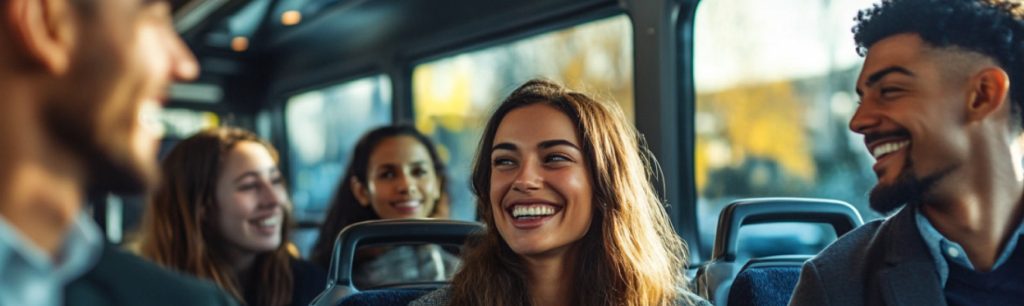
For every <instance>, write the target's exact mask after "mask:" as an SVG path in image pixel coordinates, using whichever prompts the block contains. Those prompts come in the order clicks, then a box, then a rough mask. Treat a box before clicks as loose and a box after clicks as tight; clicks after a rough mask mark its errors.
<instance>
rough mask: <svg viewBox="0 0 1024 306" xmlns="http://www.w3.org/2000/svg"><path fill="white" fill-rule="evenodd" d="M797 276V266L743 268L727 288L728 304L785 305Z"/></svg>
mask: <svg viewBox="0 0 1024 306" xmlns="http://www.w3.org/2000/svg"><path fill="white" fill-rule="evenodd" d="M799 278H800V267H799V266H782V267H778V266H777V267H754V268H749V269H744V270H743V271H741V272H740V273H739V274H738V275H736V279H735V280H733V282H732V288H730V289H729V306H746V305H757V306H785V305H786V304H788V303H789V297H790V295H792V294H793V289H794V288H796V282H797V280H798V279H799Z"/></svg>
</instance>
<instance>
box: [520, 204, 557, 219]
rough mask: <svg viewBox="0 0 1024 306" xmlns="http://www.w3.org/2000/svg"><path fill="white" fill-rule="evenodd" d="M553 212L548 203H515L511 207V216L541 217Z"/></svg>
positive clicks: (553, 209)
mask: <svg viewBox="0 0 1024 306" xmlns="http://www.w3.org/2000/svg"><path fill="white" fill-rule="evenodd" d="M554 214H555V208H554V207H553V206H550V205H517V206H516V207H514V208H512V217H514V218H519V217H541V216H550V215H554Z"/></svg>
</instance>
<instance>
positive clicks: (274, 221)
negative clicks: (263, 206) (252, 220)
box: [256, 215, 284, 226]
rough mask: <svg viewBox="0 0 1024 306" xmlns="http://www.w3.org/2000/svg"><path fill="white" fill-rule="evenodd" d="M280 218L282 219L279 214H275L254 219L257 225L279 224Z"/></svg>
mask: <svg viewBox="0 0 1024 306" xmlns="http://www.w3.org/2000/svg"><path fill="white" fill-rule="evenodd" d="M282 219H284V218H282V217H281V215H276V216H273V217H269V218H266V219H263V220H256V225H259V226H277V225H279V224H281V221H282Z"/></svg>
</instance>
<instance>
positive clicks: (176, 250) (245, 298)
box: [141, 128, 293, 306]
mask: <svg viewBox="0 0 1024 306" xmlns="http://www.w3.org/2000/svg"><path fill="white" fill-rule="evenodd" d="M242 142H255V143H259V144H261V145H263V147H265V148H266V149H267V151H269V152H270V155H271V156H272V157H273V158H274V161H275V162H278V153H277V150H275V149H274V147H273V146H272V145H270V143H268V142H267V141H265V140H263V139H261V138H259V137H258V136H256V135H255V134H253V133H251V132H249V131H245V130H242V129H237V128H215V129H210V130H205V131H202V132H199V133H198V134H196V135H194V136H192V137H189V138H188V139H185V140H183V141H181V142H180V143H178V145H176V146H175V147H174V149H172V150H171V152H170V153H169V154H168V155H167V157H166V158H165V159H164V160H163V162H162V163H161V167H162V168H163V169H162V170H163V175H164V176H163V180H162V181H161V183H160V187H159V188H158V189H157V191H156V193H154V194H153V195H152V197H151V198H150V206H149V208H148V209H147V211H146V215H145V219H144V224H143V229H142V232H141V235H142V246H141V252H142V256H143V257H146V258H148V259H150V260H152V261H154V262H156V263H158V264H160V265H162V266H164V267H167V268H170V269H173V270H177V271H181V272H184V273H187V274H190V275H194V276H196V277H199V278H203V279H208V280H211V281H213V282H214V283H216V284H217V285H219V286H220V287H221V288H223V289H224V290H225V291H227V292H228V293H230V294H231V295H233V296H234V297H235V298H236V299H238V300H239V301H242V302H244V303H246V304H248V305H261V306H262V305H269V306H280V305H288V304H290V303H291V299H292V291H293V290H292V287H293V283H292V282H293V280H292V270H291V266H290V260H291V258H290V255H289V253H288V251H287V245H288V236H289V231H290V227H291V226H290V224H291V220H290V219H291V216H290V215H291V213H290V209H285V217H284V218H285V223H284V224H285V226H283V227H282V228H283V229H282V230H283V231H284V232H283V233H281V245H280V246H279V247H278V248H277V249H276V250H274V251H271V252H267V253H264V254H260V255H258V256H257V257H256V260H255V263H254V268H253V269H254V270H253V271H254V274H253V277H251V278H250V279H247V280H242V279H239V278H238V276H237V275H236V274H235V273H234V271H233V269H232V268H231V264H230V262H228V260H229V259H228V258H227V257H226V255H225V250H224V248H223V246H224V245H226V240H225V238H224V237H223V236H222V235H221V234H220V233H219V230H218V227H217V225H216V224H215V223H214V222H215V221H216V220H217V218H216V216H217V213H218V205H217V202H216V196H215V195H216V190H217V184H216V182H217V178H218V177H220V174H221V171H222V170H223V167H224V164H225V159H226V157H227V155H228V153H229V152H231V150H232V149H233V148H234V147H235V145H236V144H238V143H242ZM243 288H247V289H248V290H243ZM243 292H244V294H243Z"/></svg>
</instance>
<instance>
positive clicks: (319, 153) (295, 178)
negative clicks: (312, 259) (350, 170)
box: [285, 75, 391, 254]
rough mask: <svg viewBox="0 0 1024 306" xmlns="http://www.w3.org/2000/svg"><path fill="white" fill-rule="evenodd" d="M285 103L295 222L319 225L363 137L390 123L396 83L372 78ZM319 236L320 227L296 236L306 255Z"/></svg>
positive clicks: (378, 76)
mask: <svg viewBox="0 0 1024 306" xmlns="http://www.w3.org/2000/svg"><path fill="white" fill-rule="evenodd" d="M286 103H287V104H286V105H285V120H286V122H287V126H286V129H287V136H288V156H289V159H288V163H289V164H288V165H289V167H290V171H291V178H290V180H289V189H290V190H291V193H292V202H293V203H294V211H295V219H296V221H299V222H300V223H301V222H303V221H307V222H308V221H313V222H316V221H320V220H319V218H322V217H323V215H325V214H326V213H327V208H328V207H327V205H328V204H329V202H330V200H331V197H332V196H334V191H335V189H336V187H337V186H338V179H339V178H340V177H341V175H342V171H344V169H345V165H346V164H347V163H348V156H349V153H350V152H351V150H352V147H354V146H355V143H356V141H357V140H358V139H359V136H361V135H362V134H363V133H364V132H366V131H367V130H369V129H372V128H374V127H376V126H380V125H386V124H389V123H390V122H391V80H390V79H389V78H387V77H386V76H385V75H376V76H370V77H366V78H361V79H357V80H354V81H350V82H346V83H342V84H338V85H334V86H330V87H327V88H322V89H317V90H312V91H308V92H304V93H301V94H298V95H295V96H292V97H291V98H289V99H288V101H287V102H286ZM316 235H317V231H316V228H313V229H311V230H309V229H307V230H300V231H296V233H295V237H294V239H293V241H294V242H295V244H296V245H298V246H299V247H300V249H301V251H302V254H307V253H308V249H309V248H310V247H312V244H313V242H314V240H315V239H316Z"/></svg>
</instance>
